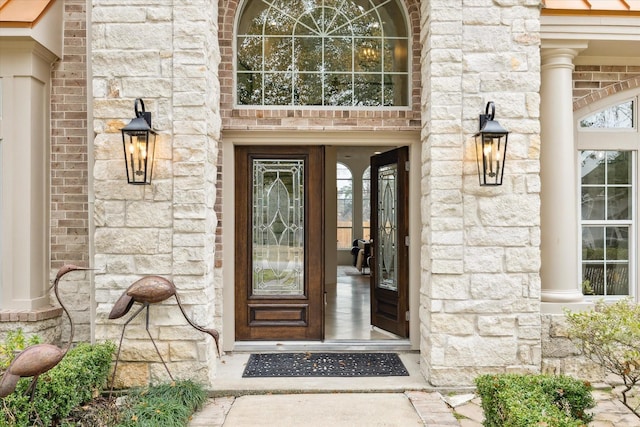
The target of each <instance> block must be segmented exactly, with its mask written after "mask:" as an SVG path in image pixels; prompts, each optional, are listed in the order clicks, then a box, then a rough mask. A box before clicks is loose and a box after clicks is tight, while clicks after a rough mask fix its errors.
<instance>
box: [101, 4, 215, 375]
mask: <svg viewBox="0 0 640 427" xmlns="http://www.w3.org/2000/svg"><path fill="white" fill-rule="evenodd" d="M217 8H218V3H217V2H215V1H214V2H211V1H206V0H196V1H188V2H187V1H184V2H181V1H178V2H174V3H172V4H168V3H167V2H165V1H160V0H158V1H154V0H149V1H146V2H144V3H137V4H135V5H134V4H131V3H130V2H129V1H127V0H122V1H112V2H107V3H103V2H94V5H93V14H92V29H93V39H92V63H93V82H92V83H93V90H94V130H95V132H96V134H97V136H96V139H95V141H94V143H95V158H96V162H95V169H94V178H95V189H96V201H95V214H94V217H95V225H96V230H95V235H94V239H95V252H96V255H95V261H96V262H95V264H96V268H98V269H99V272H98V273H97V275H96V304H97V308H96V310H97V319H96V339H97V340H99V341H100V340H105V339H111V340H117V339H118V338H119V335H120V332H121V331H122V324H123V322H124V320H125V319H120V320H119V321H112V320H108V319H107V315H108V313H109V311H110V310H111V308H112V306H113V303H114V302H115V300H116V299H117V298H118V296H119V295H120V294H122V292H124V290H125V289H126V288H127V287H128V286H129V285H131V284H132V283H133V282H134V281H135V280H137V279H138V278H140V277H141V276H142V275H149V274H158V275H161V276H164V277H166V278H168V279H170V280H173V282H174V283H175V285H176V287H177V289H178V292H179V294H180V298H181V301H182V303H183V305H185V306H186V311H187V313H188V314H189V316H190V317H191V318H192V319H193V321H194V322H195V323H197V324H200V325H203V326H207V327H215V326H216V325H217V324H218V323H219V318H220V314H221V313H220V311H219V308H220V301H216V296H215V293H216V291H215V290H216V288H220V287H221V284H219V283H216V281H217V280H219V279H217V278H216V273H215V271H214V260H215V257H216V255H215V242H216V237H215V230H216V227H217V221H218V218H217V216H216V213H215V210H214V207H215V203H216V180H217V170H216V163H217V159H218V150H217V141H218V140H219V138H220V113H219V107H218V106H219V103H220V90H219V85H218V76H217V73H218V71H217V70H218V65H219V63H220V55H219V48H218V41H217V22H218V17H217ZM135 98H142V99H143V100H144V102H145V107H146V110H147V111H150V112H151V113H152V118H153V127H154V128H155V129H157V130H158V131H159V136H158V140H157V144H156V164H155V169H154V172H153V183H152V185H151V186H133V185H128V184H127V182H126V176H125V171H124V165H123V164H122V162H123V161H122V140H121V136H120V129H121V128H122V127H123V126H124V125H126V124H127V123H128V122H129V120H130V119H131V118H132V117H133V106H134V99H135ZM129 315H131V313H130V314H129ZM150 315H151V320H150V328H149V329H150V333H151V335H152V336H153V337H154V339H155V340H156V342H157V344H158V347H159V349H160V352H161V353H162V356H163V358H164V360H165V361H167V363H168V365H169V368H170V370H171V372H172V373H173V375H174V376H175V377H177V378H186V377H188V378H193V379H194V380H197V381H201V382H203V383H210V382H211V381H212V378H213V375H214V369H215V368H214V366H215V364H214V363H213V358H214V357H215V350H214V346H213V342H212V341H211V339H210V338H208V336H206V335H204V334H202V333H201V332H199V331H197V330H195V329H193V328H191V327H190V326H189V325H188V324H187V322H186V321H185V319H184V318H183V316H182V314H181V312H180V310H179V308H178V307H176V304H175V299H174V298H170V299H168V300H167V301H165V302H163V303H162V304H156V305H154V306H152V307H151V311H150ZM126 317H127V316H125V318H126ZM147 362H149V363H147ZM149 379H151V380H166V379H167V376H166V372H165V371H164V367H163V366H162V364H161V363H159V359H158V356H157V354H156V353H155V350H154V349H153V346H152V344H151V342H150V341H149V337H148V336H147V333H146V331H145V330H144V316H143V315H141V316H139V319H136V321H134V322H132V323H131V324H130V325H129V327H128V329H127V334H126V339H125V342H124V343H123V347H122V355H121V364H120V365H119V366H118V379H117V384H116V385H117V386H122V385H124V386H131V385H139V384H144V383H146V382H147V381H148V380H149Z"/></svg>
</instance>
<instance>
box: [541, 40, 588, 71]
mask: <svg viewBox="0 0 640 427" xmlns="http://www.w3.org/2000/svg"><path fill="white" fill-rule="evenodd" d="M588 46H589V42H587V41H582V40H580V41H578V40H543V41H542V45H541V49H542V50H541V52H540V58H541V60H542V66H543V67H544V66H545V65H547V66H549V65H555V66H562V65H565V66H571V67H573V58H575V57H576V56H578V54H579V53H580V52H581V51H583V50H584V49H586V48H587V47H588Z"/></svg>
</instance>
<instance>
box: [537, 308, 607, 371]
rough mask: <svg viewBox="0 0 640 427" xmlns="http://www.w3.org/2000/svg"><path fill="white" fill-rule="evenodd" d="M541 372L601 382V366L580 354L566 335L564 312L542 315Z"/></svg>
mask: <svg viewBox="0 0 640 427" xmlns="http://www.w3.org/2000/svg"><path fill="white" fill-rule="evenodd" d="M542 355H543V358H542V372H543V373H545V374H550V375H560V374H562V375H571V376H573V377H575V378H580V379H583V380H586V381H591V382H594V383H597V382H603V381H604V379H605V372H604V370H603V368H602V367H600V366H598V365H597V364H596V363H594V362H592V361H591V360H589V359H587V358H586V357H584V356H583V355H582V351H581V350H580V349H579V348H578V347H577V346H576V345H575V343H574V342H573V341H571V340H570V339H569V337H568V335H567V320H566V316H565V315H564V314H543V315H542Z"/></svg>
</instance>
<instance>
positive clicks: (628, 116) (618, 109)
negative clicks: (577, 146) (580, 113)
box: [580, 99, 636, 129]
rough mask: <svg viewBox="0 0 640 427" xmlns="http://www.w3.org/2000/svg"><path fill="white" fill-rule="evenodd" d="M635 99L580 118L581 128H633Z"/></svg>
mask: <svg viewBox="0 0 640 427" xmlns="http://www.w3.org/2000/svg"><path fill="white" fill-rule="evenodd" d="M635 107H636V106H635V99H630V100H626V101H624V102H621V103H619V104H615V105H611V106H608V107H606V108H604V109H602V110H600V111H598V112H595V113H593V114H590V115H588V116H587V117H585V118H583V119H582V120H580V128H583V129H584V128H589V129H629V128H633V127H634V125H635V123H634V111H635V110H636V108H635Z"/></svg>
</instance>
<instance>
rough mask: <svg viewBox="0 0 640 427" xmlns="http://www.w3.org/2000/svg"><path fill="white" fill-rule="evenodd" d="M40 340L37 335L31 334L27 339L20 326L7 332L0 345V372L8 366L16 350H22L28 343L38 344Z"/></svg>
mask: <svg viewBox="0 0 640 427" xmlns="http://www.w3.org/2000/svg"><path fill="white" fill-rule="evenodd" d="M41 341H42V339H41V338H40V337H39V336H38V335H32V336H31V337H29V338H28V339H27V338H26V337H25V336H24V332H23V331H22V328H18V329H16V330H15V331H9V332H7V336H6V338H5V339H4V342H3V343H2V344H1V345H0V373H2V371H4V370H5V369H7V368H8V367H9V365H10V364H11V362H12V361H13V359H14V358H15V356H16V352H17V351H20V350H24V349H25V347H28V346H30V345H34V344H40V342H41Z"/></svg>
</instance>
